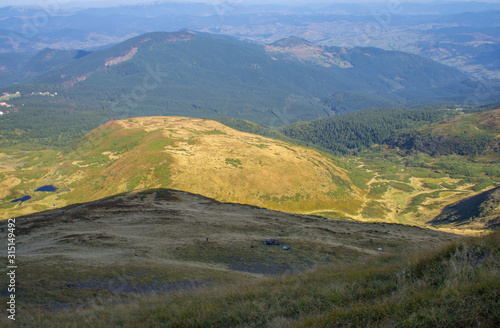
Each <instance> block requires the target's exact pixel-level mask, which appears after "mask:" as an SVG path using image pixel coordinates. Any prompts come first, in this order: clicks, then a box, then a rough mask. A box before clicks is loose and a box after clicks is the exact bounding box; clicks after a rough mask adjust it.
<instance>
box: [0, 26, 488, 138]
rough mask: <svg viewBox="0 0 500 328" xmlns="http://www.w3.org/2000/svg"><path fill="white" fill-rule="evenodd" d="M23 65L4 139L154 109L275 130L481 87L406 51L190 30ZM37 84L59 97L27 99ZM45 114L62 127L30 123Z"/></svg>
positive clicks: (459, 95) (459, 97)
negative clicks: (248, 38) (254, 38)
mask: <svg viewBox="0 0 500 328" xmlns="http://www.w3.org/2000/svg"><path fill="white" fill-rule="evenodd" d="M28 67H29V69H27V70H26V73H25V74H27V75H31V77H29V78H28V80H27V81H26V82H25V83H24V84H23V85H19V86H15V87H9V88H8V89H4V90H7V91H8V92H14V91H20V93H21V94H22V95H24V97H20V98H15V99H12V104H13V105H14V106H15V107H16V108H17V109H18V112H17V113H15V114H14V115H9V116H6V117H5V118H2V119H1V120H0V133H1V134H2V137H3V138H4V140H7V141H10V140H13V141H15V140H18V139H21V140H23V141H28V140H30V142H33V141H34V140H37V141H41V142H42V143H45V144H47V143H51V142H56V141H55V140H59V141H60V143H64V142H66V143H67V142H69V141H70V140H69V139H71V136H73V140H74V137H75V136H76V137H78V136H81V135H82V131H89V130H91V129H93V128H95V127H97V126H99V125H100V124H102V123H104V122H105V121H107V120H109V119H117V118H118V119H120V118H125V117H134V116H151V115H178V116H190V117H201V118H215V117H232V118H242V119H247V120H250V121H253V122H256V123H260V124H264V125H267V126H274V127H279V126H283V125H286V124H290V123H293V122H296V121H302V120H312V119H315V118H320V117H329V116H334V115H338V114H342V113H346V112H350V111H356V110H362V109H367V108H375V107H380V106H383V107H390V106H398V107H411V106H422V105H426V104H439V103H457V104H463V103H464V102H467V99H469V98H471V97H472V98H474V99H476V98H477V97H475V94H476V90H477V87H478V86H477V83H476V82H473V81H471V80H469V79H468V77H467V76H466V75H465V74H463V73H461V72H460V71H459V70H457V69H455V68H451V67H448V66H445V65H442V64H439V63H436V62H434V61H431V60H428V59H425V58H422V57H418V56H415V55H411V54H406V53H402V52H395V51H385V50H380V49H375V48H354V49H352V50H350V51H347V52H346V51H344V50H343V49H342V48H338V47H325V46H319V45H316V44H313V43H310V42H307V41H305V40H302V39H299V38H287V39H283V40H280V41H278V42H275V43H273V44H270V45H262V44H257V43H252V42H248V41H245V40H239V39H235V38H232V37H225V36H220V35H209V34H203V33H199V32H193V31H189V30H183V31H179V32H175V33H162V32H159V33H150V34H145V35H141V36H139V37H135V38H132V39H130V40H127V41H125V42H123V43H120V44H118V45H116V46H114V47H111V48H108V49H105V50H101V51H95V52H84V51H56V50H49V49H46V50H43V51H42V52H41V53H39V54H38V55H37V56H35V57H34V58H32V60H31V61H30V64H29V66H28ZM39 91H47V92H51V93H54V94H55V93H57V97H53V98H45V99H44V101H43V102H40V101H39V98H37V97H28V95H30V94H31V93H33V92H35V93H36V92H39ZM490 96H491V97H495V96H497V94H496V93H493V94H491V95H490ZM41 113H43V117H50V121H51V122H53V123H56V122H58V123H59V124H54V125H52V126H51V127H50V129H51V131H48V130H47V129H42V128H34V127H36V126H37V125H39V124H40V120H39V117H40V115H41ZM13 126H15V127H16V129H18V130H22V131H24V133H22V134H19V133H12V132H13V129H12V127H13ZM40 131H44V133H43V134H42V135H40ZM49 136H51V137H52V138H49ZM49 139H50V140H49Z"/></svg>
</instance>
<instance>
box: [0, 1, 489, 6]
mask: <svg viewBox="0 0 500 328" xmlns="http://www.w3.org/2000/svg"><path fill="white" fill-rule="evenodd" d="M387 1H389V0H177V1H175V2H202V3H207V4H214V5H217V4H221V3H224V2H228V3H248V4H251V3H261V4H270V3H278V4H300V3H302V4H306V3H339V2H340V3H352V2H387ZM390 1H394V0H390ZM400 1H401V2H402V3H405V2H421V3H425V2H448V1H435V0H400ZM455 1H456V0H455ZM458 1H463V2H467V1H471V0H458ZM497 1H498V0H483V1H481V0H479V2H497ZM147 2H169V1H158V0H156V1H154V0H151V1H148V0H2V1H1V3H2V4H1V5H0V7H1V6H11V5H12V6H43V4H51V3H58V4H59V5H62V6H78V7H94V6H99V7H107V6H113V5H118V4H144V3H147ZM170 2H172V1H170Z"/></svg>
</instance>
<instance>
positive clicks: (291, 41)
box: [271, 36, 313, 48]
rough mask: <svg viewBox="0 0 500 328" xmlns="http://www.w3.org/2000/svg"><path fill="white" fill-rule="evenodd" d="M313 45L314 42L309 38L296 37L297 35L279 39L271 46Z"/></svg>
mask: <svg viewBox="0 0 500 328" xmlns="http://www.w3.org/2000/svg"><path fill="white" fill-rule="evenodd" d="M311 45H313V43H311V42H309V41H307V40H304V39H301V38H299V37H296V36H290V37H288V38H284V39H281V40H278V41H276V42H274V43H272V44H271V46H274V47H282V48H288V47H299V46H311Z"/></svg>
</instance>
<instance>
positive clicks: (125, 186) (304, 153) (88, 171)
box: [0, 117, 365, 218]
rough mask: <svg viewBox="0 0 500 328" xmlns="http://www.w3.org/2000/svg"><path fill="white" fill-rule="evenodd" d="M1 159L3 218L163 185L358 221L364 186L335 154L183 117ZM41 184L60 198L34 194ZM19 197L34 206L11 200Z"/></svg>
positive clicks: (122, 126)
mask: <svg viewBox="0 0 500 328" xmlns="http://www.w3.org/2000/svg"><path fill="white" fill-rule="evenodd" d="M2 156H3V157H2V159H1V160H2V167H3V169H2V179H1V182H0V183H1V186H2V194H1V195H0V196H1V198H2V199H3V203H2V205H1V211H2V213H1V215H2V217H3V218H6V217H12V216H15V215H19V214H27V213H33V212H36V211H41V210H44V209H48V208H50V207H53V206H57V207H60V206H64V205H67V204H73V203H76V202H85V201H91V200H96V199H99V198H102V197H106V196H110V195H114V194H116V193H120V192H126V191H131V190H135V189H150V188H160V187H169V188H174V189H179V190H184V191H189V192H194V193H199V194H203V195H205V196H208V197H212V198H215V199H217V200H220V201H228V202H235V203H243V204H251V205H256V206H262V207H265V208H269V209H276V210H283V211H289V212H295V213H302V212H305V211H312V210H320V209H324V210H327V209H335V210H338V211H341V212H342V213H351V214H354V213H356V212H357V211H358V210H359V208H360V206H361V203H362V196H361V193H362V191H361V190H362V188H364V187H365V186H364V182H365V180H364V179H363V178H362V175H361V174H358V173H357V172H358V170H357V169H356V168H348V167H345V166H342V165H343V164H342V162H341V161H339V160H336V159H334V158H333V157H332V156H329V155H325V154H322V153H320V152H318V151H316V150H312V149H308V148H304V147H299V146H295V145H292V144H290V143H287V142H283V141H277V140H273V139H269V138H265V137H261V136H258V135H252V134H248V133H242V132H238V131H236V130H233V129H230V128H228V127H226V126H224V125H222V124H220V123H218V122H215V121H208V120H201V119H189V118H181V117H149V118H134V119H127V120H122V121H114V122H110V123H107V124H105V125H103V126H101V127H100V128H98V129H96V130H94V131H92V132H91V133H89V134H88V135H86V136H85V137H84V138H83V139H81V140H80V141H79V142H78V143H77V144H75V145H74V146H73V147H72V148H71V149H68V150H67V151H66V152H58V151H54V150H45V151H28V152H19V151H18V149H13V150H10V151H6V152H5V153H3V155H2ZM339 165H341V166H342V167H341V166H339ZM43 185H54V186H55V187H57V188H59V190H58V191H57V192H56V193H47V192H35V190H36V189H37V188H39V187H41V186H43ZM25 195H30V196H32V197H33V198H32V199H31V200H29V201H27V202H25V203H22V204H19V203H11V202H10V201H12V200H15V199H17V198H20V197H23V196H25Z"/></svg>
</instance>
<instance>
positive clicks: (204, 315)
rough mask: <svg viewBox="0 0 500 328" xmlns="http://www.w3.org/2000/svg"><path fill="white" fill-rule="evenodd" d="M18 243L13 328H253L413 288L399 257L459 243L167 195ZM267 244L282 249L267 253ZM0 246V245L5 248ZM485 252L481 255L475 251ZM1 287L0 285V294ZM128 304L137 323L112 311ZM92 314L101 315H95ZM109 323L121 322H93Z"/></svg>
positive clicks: (77, 209)
mask: <svg viewBox="0 0 500 328" xmlns="http://www.w3.org/2000/svg"><path fill="white" fill-rule="evenodd" d="M6 224H7V222H6V221H2V222H0V226H1V227H6ZM16 233H17V248H16V255H17V257H16V260H17V265H18V268H19V274H18V276H17V277H16V278H17V281H18V282H19V286H20V287H19V288H18V290H17V292H16V301H17V310H18V314H19V316H18V319H19V321H18V322H21V324H24V325H27V326H33V325H36V323H37V324H39V325H41V326H44V325H47V322H51V323H50V325H51V326H54V327H57V326H58V325H62V326H67V325H68V322H67V321H66V322H65V320H67V319H66V318H68V319H69V318H71V319H70V320H73V321H74V325H78V326H99V325H104V326H106V325H108V326H109V325H112V326H113V325H118V326H120V325H125V326H127V324H125V322H123V323H120V322H121V320H125V321H127V320H131V321H130V323H129V325H130V326H138V325H140V326H144V323H142V324H139V323H138V322H136V321H135V320H144V318H145V317H144V316H146V317H148V319H147V320H146V324H145V325H146V326H147V325H151V326H154V325H161V322H163V323H164V324H166V325H167V326H168V325H169V322H170V324H171V325H173V326H186V325H188V326H189V325H208V326H219V327H220V326H228V325H233V326H234V325H238V324H240V325H244V324H245V322H247V320H248V323H250V322H251V321H252V320H254V323H256V324H257V325H259V326H262V325H265V322H263V321H262V320H264V321H267V320H268V319H269V320H270V319H272V318H274V317H276V320H285V319H286V320H288V319H291V320H295V319H299V318H300V315H299V313H300V312H301V313H302V314H303V315H306V314H310V315H313V314H319V313H318V312H314V313H312V312H311V309H312V308H315V307H317V306H318V308H317V310H321V311H325V310H326V309H327V308H330V309H332V305H334V304H337V305H338V306H342V307H343V306H348V305H349V304H351V302H355V303H357V302H358V301H359V302H361V303H362V304H365V305H368V304H370V303H371V300H372V299H373V300H375V299H377V297H384V296H386V295H388V294H391V293H392V292H394V291H396V290H397V288H398V287H397V286H398V284H396V281H404V279H409V280H408V284H410V283H411V282H412V281H413V279H417V281H418V279H419V274H420V273H421V272H425V270H426V267H427V264H424V265H422V267H421V266H412V267H414V268H415V269H418V271H416V272H415V273H413V272H412V271H408V276H406V275H405V274H403V275H401V274H402V273H399V274H398V273H397V272H400V271H401V269H400V267H404V266H402V264H401V263H398V262H400V256H407V254H409V253H411V252H413V251H414V250H416V249H426V247H433V248H438V247H439V246H440V245H442V244H443V243H445V242H450V241H453V240H456V238H457V236H455V235H452V234H446V233H442V232H437V231H432V230H429V229H421V228H417V227H410V226H403V225H395V224H367V223H359V222H349V221H339V220H326V219H323V218H317V217H312V216H303V215H294V214H287V213H282V212H274V211H269V210H265V209H261V208H256V207H253V206H244V205H237V204H225V203H219V202H217V201H214V200H212V199H208V198H205V197H203V196H199V195H193V194H190V193H186V192H180V191H173V190H166V189H156V190H148V191H143V192H132V193H125V194H121V195H114V196H112V197H108V198H105V199H102V200H98V201H94V202H91V203H83V204H74V205H71V206H69V207H65V208H61V209H55V210H50V211H46V212H42V213H37V214H33V215H30V216H27V217H19V218H17V220H16ZM207 238H208V239H207ZM268 238H274V239H277V240H279V241H280V242H281V243H283V244H281V245H264V241H266V240H267V239H268ZM0 243H1V247H3V248H4V249H5V248H6V247H7V246H6V243H7V239H6V238H2V239H1V240H0ZM283 246H289V247H290V249H288V250H284V249H283ZM482 249H484V251H485V252H488V251H489V250H488V249H487V248H481V249H478V250H477V251H476V250H475V252H477V253H478V254H479V252H480V250H482ZM452 254H453V252H451V253H450V255H452ZM474 254H475V253H474ZM443 256H444V259H445V258H446V256H447V255H443ZM430 258H433V257H432V256H430ZM437 259H438V262H436V265H439V257H437ZM489 260H490V259H489ZM491 260H492V259H491ZM432 262H433V261H432ZM487 263H489V262H487V261H484V262H483V263H481V265H484V266H486V265H487ZM432 265H434V264H433V263H432ZM368 267H370V269H369V268H368ZM0 270H1V271H2V272H5V270H6V269H5V268H3V269H0ZM311 270H312V271H311ZM299 272H302V273H301V274H298V275H292V274H296V273H299ZM355 272H357V273H355ZM283 274H285V276H282V277H281V278H273V277H276V276H277V275H283ZM413 274H415V276H413ZM6 277H7V276H6V274H5V273H4V274H2V275H1V278H0V283H1V284H2V285H4V283H5V280H6ZM367 278H368V279H367ZM402 279H403V280H402ZM436 279H438V280H437V281H436V282H439V281H440V280H439V279H440V277H436ZM272 286H274V287H272ZM185 293H186V294H185ZM210 295H211V296H210ZM328 295H330V296H328ZM347 295H351V296H349V297H348V296H347ZM207 297H208V298H207ZM4 298H5V295H4V294H2V295H0V300H2V301H3V300H4ZM253 301H255V302H253ZM150 302H152V303H150ZM156 302H159V303H156ZM163 302H167V303H163ZM171 302H173V303H171ZM185 302H187V303H185ZM193 302H194V303H193ZM311 302H312V303H311ZM364 302H368V303H364ZM132 304H135V306H139V307H138V309H139V308H140V309H141V310H140V311H141V312H142V315H144V316H142V315H139V316H138V317H137V318H136V319H134V318H133V317H135V314H134V311H132V312H130V311H126V312H128V313H129V314H130V316H131V317H130V318H128V315H127V316H125V317H124V316H123V315H118V312H115V311H121V309H124V308H127V307H128V306H129V305H130V306H133V305H132ZM155 304H156V305H155ZM162 304H163V305H165V309H163V305H162ZM230 304H232V305H230ZM252 304H253V305H252ZM259 304H261V305H262V306H263V307H261V306H260V305H259ZM271 304H274V305H271ZM101 306H103V307H106V309H107V310H105V311H104V312H102V313H101V312H100V311H101ZM151 306H153V307H156V306H160V308H157V310H153V309H152V308H151ZM232 306H234V308H232ZM248 306H249V308H248ZM240 307H241V308H240ZM166 308H168V310H167V309H166ZM150 310H151V311H152V312H153V313H156V314H153V313H151V312H149V311H150ZM269 310H270V311H269ZM94 311H96V312H94ZM106 311H110V312H106ZM186 311H187V312H186ZM191 311H195V312H197V313H198V314H196V315H195V314H193V313H192V312H191ZM233 311H235V312H234V315H233V314H231V313H232V312H233ZM91 312H93V314H90V313H91ZM70 313H73V317H71V316H72V315H71V314H70ZM237 313H238V314H237ZM265 313H267V314H265ZM108 314H110V315H111V316H112V317H114V318H115V319H111V320H118V321H114V322H110V321H109V318H102V317H101V316H103V315H104V316H107V315H108ZM68 315H69V317H67V316H68ZM226 315H227V316H228V317H226ZM281 316H283V318H281V319H280V318H279V317H281ZM85 317H86V318H85ZM231 318H232V319H231ZM287 318H288V319H287ZM317 319H319V318H317ZM0 320H2V323H4V322H5V321H4V320H6V319H5V317H2V318H1V319H0ZM94 320H96V321H101V323H100V324H99V323H96V322H94ZM199 320H201V321H202V322H204V323H200V322H199ZM227 320H230V321H227ZM231 320H236V321H234V322H233V321H231ZM242 320H243V321H242ZM197 322H198V323H197ZM210 322H211V323H210ZM282 325H284V326H286V321H285V322H283V324H282ZM70 326H71V324H70Z"/></svg>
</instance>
